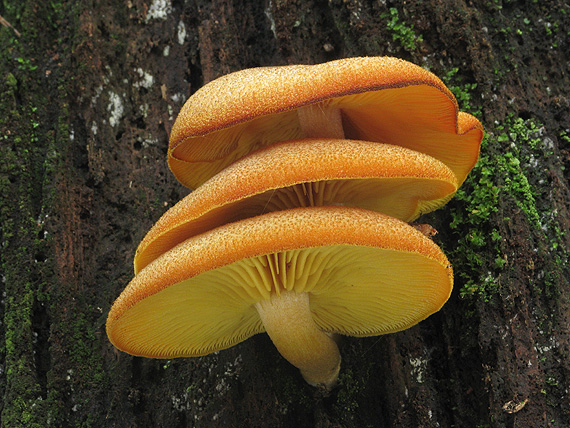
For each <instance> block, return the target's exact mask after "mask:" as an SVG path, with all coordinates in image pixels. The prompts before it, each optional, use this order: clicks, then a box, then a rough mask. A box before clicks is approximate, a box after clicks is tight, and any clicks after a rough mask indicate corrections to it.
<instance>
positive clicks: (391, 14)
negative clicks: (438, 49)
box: [380, 7, 423, 52]
mask: <svg viewBox="0 0 570 428" xmlns="http://www.w3.org/2000/svg"><path fill="white" fill-rule="evenodd" d="M380 18H382V19H386V20H387V22H386V27H387V28H388V30H390V32H391V33H392V39H393V40H394V41H398V42H399V43H400V45H401V46H402V48H404V49H405V50H407V51H408V52H413V51H415V50H416V49H417V44H418V43H421V42H423V37H422V36H421V34H420V35H417V34H416V32H415V31H414V26H413V25H408V24H406V23H405V22H404V21H402V20H401V19H400V14H399V12H398V9H396V8H395V7H391V8H390V9H389V10H388V12H386V13H383V14H382V15H380Z"/></svg>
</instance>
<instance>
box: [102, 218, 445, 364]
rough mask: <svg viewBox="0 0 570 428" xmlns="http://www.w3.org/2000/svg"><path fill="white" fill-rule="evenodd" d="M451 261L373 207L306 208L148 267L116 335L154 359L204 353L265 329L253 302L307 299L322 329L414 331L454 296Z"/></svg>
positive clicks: (113, 329)
mask: <svg viewBox="0 0 570 428" xmlns="http://www.w3.org/2000/svg"><path fill="white" fill-rule="evenodd" d="M452 283H453V273H452V270H451V266H450V265H449V262H448V260H447V258H446V257H445V255H444V254H443V252H442V251H441V249H440V248H439V247H438V246H437V245H436V244H435V243H434V242H433V241H431V240H430V239H429V238H427V237H425V236H424V235H423V234H422V233H421V232H418V231H417V230H415V229H414V228H413V227H411V226H409V225H408V224H406V223H404V222H402V221H399V220H396V219H394V218H392V217H389V216H386V215H383V214H380V213H376V212H373V211H369V210H362V209H357V208H348V207H308V208H297V209H292V210H285V211H277V212H273V213H269V214H264V215H261V216H257V217H253V218H249V219H245V220H241V221H239V222H235V223H230V224H226V225H223V226H220V227H219V228H216V229H213V230H210V231H208V232H205V233H203V234H201V235H198V236H195V237H192V238H190V239H188V240H187V241H185V242H183V243H182V244H180V245H178V246H177V247H175V248H173V249H172V250H170V251H168V252H166V253H164V254H163V255H162V256H160V257H159V258H158V259H156V260H155V261H153V262H152V263H151V264H149V265H148V266H147V267H146V268H145V269H143V270H142V271H141V272H140V273H139V274H138V275H136V276H135V277H134V279H133V280H132V281H131V282H130V283H129V285H128V286H127V287H126V288H125V290H124V291H123V292H122V293H121V295H120V296H119V297H118V299H117V300H116V301H115V303H114V304H113V306H112V308H111V310H110V312H109V316H108V319H107V334H108V336H109V338H110V340H111V342H112V343H113V344H114V345H115V346H116V347H117V348H119V349H121V350H123V351H125V352H128V353H130V354H133V355H140V356H146V357H152V358H173V357H180V356H199V355H205V354H207V353H210V352H214V351H216V350H220V349H224V348H228V347H230V346H233V345H234V344H236V343H238V342H240V341H242V340H245V339H246V338H248V337H250V336H252V335H253V334H256V333H260V332H262V331H264V328H263V324H262V322H261V320H260V318H259V314H258V313H257V310H256V309H255V304H256V303H257V302H260V301H262V300H264V299H265V300H267V299H270V298H271V296H272V295H273V294H275V293H276V294H278V295H279V293H282V292H283V291H289V292H295V293H308V294H309V296H310V307H311V312H312V315H313V318H314V321H315V323H316V324H317V326H318V327H319V328H320V329H321V330H322V331H325V332H331V333H332V332H337V333H341V334H349V335H353V336H370V335H377V334H385V333H390V332H394V331H399V330H403V329H406V328H408V327H410V326H412V325H414V324H416V323H418V322H420V321H421V320H423V319H425V318H426V317H428V316H429V315H431V314H432V313H434V312H436V311H438V310H439V309H440V308H441V307H442V306H443V304H444V303H445V301H446V300H447V299H448V298H449V295H450V293H451V289H452Z"/></svg>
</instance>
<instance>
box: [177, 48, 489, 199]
mask: <svg viewBox="0 0 570 428" xmlns="http://www.w3.org/2000/svg"><path fill="white" fill-rule="evenodd" d="M311 104H317V105H319V106H320V107H322V108H323V109H327V108H336V109H340V112H341V117H342V123H343V127H344V132H345V136H346V138H349V139H356V140H366V141H376V142H383V143H388V144H395V145H400V146H404V147H409V148H411V149H413V150H417V151H419V152H423V153H426V154H429V155H431V156H433V157H435V158H436V159H439V160H441V161H442V162H444V163H445V164H446V165H448V166H449V167H450V168H451V169H452V170H453V172H454V173H455V175H456V176H457V179H458V182H459V184H460V185H461V183H463V181H464V180H465V177H466V176H467V174H468V173H469V171H470V170H471V169H472V168H473V166H474V165H475V163H476V161H477V158H478V155H479V146H480V144H481V140H482V138H483V127H482V125H481V123H480V122H479V121H478V120H477V119H476V118H475V117H473V116H471V115H469V114H467V113H463V112H459V109H458V105H457V101H456V100H455V97H454V96H453V94H452V93H451V92H450V91H449V89H448V88H447V87H446V86H445V85H444V84H443V82H442V81H441V80H440V79H438V78H437V77H436V76H435V75H434V74H433V73H431V72H429V71H427V70H425V69H423V68H421V67H419V66H417V65H414V64H412V63H410V62H407V61H404V60H400V59H397V58H390V57H364V58H347V59H341V60H337V61H331V62H327V63H323V64H317V65H289V66H282V67H262V68H253V69H247V70H242V71H238V72H235V73H232V74H228V75H226V76H222V77H220V78H218V79H216V80H213V81H211V82H209V83H208V84H206V85H205V86H203V87H202V88H200V89H199V90H198V91H196V93H195V94H194V95H193V96H191V97H190V98H189V99H188V100H187V101H186V103H185V105H184V106H183V107H182V109H181V111H180V113H179V115H178V117H177V119H176V122H175V123H174V126H173V128H172V132H171V135H170V144H169V151H168V162H169V165H170V168H171V170H172V172H173V173H174V175H175V176H176V177H177V179H178V180H179V181H180V182H181V183H182V184H184V185H185V186H188V187H190V188H196V187H198V186H199V185H200V184H202V183H204V182H205V181H206V180H207V179H208V178H210V177H211V176H213V175H214V174H216V173H217V172H218V171H220V170H221V169H223V168H225V167H226V166H227V165H229V164H231V163H232V162H234V161H235V160H236V159H239V158H240V157H242V156H244V155H246V154H247V153H249V152H251V151H253V150H256V149H258V148H260V147H263V146H266V145H269V144H272V143H274V142H276V141H285V140H293V139H299V138H305V137H307V135H303V132H302V129H301V126H300V123H299V118H298V115H297V113H296V111H295V110H296V109H298V108H300V107H302V106H306V105H311ZM312 136H314V137H319V135H312ZM323 136H324V135H323Z"/></svg>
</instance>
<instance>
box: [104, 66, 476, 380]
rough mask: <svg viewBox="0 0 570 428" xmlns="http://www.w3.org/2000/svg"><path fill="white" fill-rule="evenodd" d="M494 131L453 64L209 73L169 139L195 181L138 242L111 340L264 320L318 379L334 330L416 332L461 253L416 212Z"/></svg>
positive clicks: (110, 327) (455, 181) (195, 340)
mask: <svg viewBox="0 0 570 428" xmlns="http://www.w3.org/2000/svg"><path fill="white" fill-rule="evenodd" d="M482 138H483V127H482V126H481V124H480V123H479V121H478V120H477V119H475V118H474V117H473V116H471V115H469V114H467V113H463V112H460V111H459V109H458V106H457V102H456V100H455V98H454V96H453V95H452V93H451V92H450V91H449V90H448V89H447V88H446V86H445V85H444V84H443V83H442V82H441V80H439V79H438V78H437V77H436V76H435V75H433V74H432V73H430V72H428V71H426V70H424V69H423V68H421V67H418V66H416V65H414V64H411V63H409V62H406V61H403V60H399V59H395V58H387V57H372V58H350V59H342V60H337V61H332V62H328V63H324V64H318V65H311V66H303V65H293V66H282V67H265V68H255V69H249V70H243V71H239V72H236V73H232V74H229V75H227V76H223V77H221V78H218V79H216V80H214V81H212V82H210V83H208V84H207V85H205V86H204V87H203V88H201V89H200V90H198V91H197V92H196V93H195V94H194V95H193V96H192V97H190V98H189V99H188V101H187V102H186V104H185V105H184V107H183V108H182V110H181V111H180V114H179V116H178V118H177V120H176V122H175V124H174V127H173V129H172V133H171V138H170V146H169V151H168V162H169V166H170V168H171V170H172V172H173V173H174V174H175V176H176V177H177V179H178V180H179V181H180V182H181V183H182V184H184V185H185V186H187V187H189V188H191V189H195V190H194V191H193V192H192V193H190V194H189V195H188V196H187V197H186V198H184V199H183V200H181V201H180V202H179V203H178V204H176V205H175V206H174V207H172V208H171V209H170V210H169V211H167V212H166V213H165V214H164V215H163V216H162V217H161V218H160V219H159V220H158V222H157V223H156V224H155V225H154V226H153V227H152V229H151V230H150V231H149V232H148V234H147V235H146V236H145V238H144V239H143V240H142V242H141V243H140V245H139V247H138V249H137V252H136V255H135V260H134V265H135V277H134V278H133V280H132V281H131V282H130V283H129V284H128V285H127V287H126V288H125V290H124V291H123V292H122V293H121V295H120V296H119V297H118V298H117V300H116V301H115V303H114V304H113V306H112V308H111V310H110V312H109V316H108V320H107V334H108V336H109V338H110V340H111V342H112V343H113V344H114V345H115V346H116V347H117V348H119V349H121V350H123V351H125V352H128V353H130V354H133V355H138V356H145V357H151V358H174V357H185V356H191V357H194V356H201V355H205V354H208V353H211V352H214V351H217V350H221V349H224V348H228V347H230V346H233V345H235V344H237V343H238V342H241V341H243V340H245V339H247V338H248V337H250V336H252V335H254V334H257V333H261V332H267V334H268V335H269V337H270V338H271V340H272V341H273V343H274V344H275V346H276V347H277V349H278V350H279V352H280V353H281V354H282V355H283V356H284V357H285V358H286V359H287V360H288V361H289V362H291V363H292V364H293V365H295V366H296V367H298V368H299V369H300V371H301V374H302V375H303V377H304V378H305V379H306V380H307V382H309V383H310V384H312V385H323V386H324V387H326V388H331V387H332V386H333V385H334V384H335V382H336V380H337V377H338V373H339V369H340V354H339V350H338V347H337V344H336V341H335V335H337V334H342V335H351V336H372V335H379V334H385V333H391V332H396V331H400V330H404V329H406V328H409V327H411V326H413V325H415V324H417V323H418V322H420V321H422V320H423V319H425V318H427V317H428V316H429V315H431V314H433V313H434V312H437V311H438V310H439V309H440V308H441V307H442V306H443V304H444V303H445V302H446V301H447V299H448V298H449V295H450V293H451V290H452V287H453V272H452V268H451V266H450V264H449V261H448V260H447V258H446V256H445V255H444V253H443V252H442V251H441V249H440V248H439V247H438V246H437V245H436V244H435V243H434V242H433V241H432V240H431V239H430V238H429V237H428V236H426V235H425V234H423V233H422V232H421V231H419V230H418V229H417V228H415V227H413V226H411V225H410V224H409V222H411V221H413V220H415V219H417V218H418V217H419V216H420V215H421V214H423V213H426V212H430V211H433V210H435V209H437V208H439V207H441V206H442V205H444V204H445V203H446V202H447V201H449V199H450V198H451V197H452V196H453V195H454V193H455V192H456V191H457V189H458V187H459V186H460V185H461V184H462V183H463V181H464V180H465V178H466V176H467V174H468V173H469V171H470V170H471V169H472V168H473V166H474V165H475V163H476V161H477V158H478V155H479V147H480V144H481V140H482Z"/></svg>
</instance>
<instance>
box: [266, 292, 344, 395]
mask: <svg viewBox="0 0 570 428" xmlns="http://www.w3.org/2000/svg"><path fill="white" fill-rule="evenodd" d="M256 308H257V311H258V312H259V316H260V317H261V321H262V322H263V325H264V326H265V330H266V331H267V334H268V335H269V337H270V338H271V340H272V341H273V343H274V344H275V346H276V348H277V350H278V351H279V352H280V353H281V355H283V357H284V358H285V359H286V360H287V361H289V362H290V363H291V364H293V365H294V366H295V367H297V368H299V370H301V374H302V375H303V377H304V378H305V380H306V381H307V382H308V383H309V384H311V385H314V386H316V385H324V386H325V387H327V388H329V389H330V388H332V387H333V386H334V385H335V384H336V381H337V378H338V373H339V370H340V353H339V351H338V347H337V345H336V343H335V341H334V340H333V339H332V337H331V335H329V334H327V333H325V332H323V331H322V330H320V329H319V328H318V327H317V325H316V324H315V322H314V320H313V316H312V314H311V309H310V307H309V295H308V294H307V293H300V294H297V293H294V292H290V291H282V292H281V293H280V295H275V294H274V295H272V297H271V299H270V300H263V301H261V302H259V303H257V304H256Z"/></svg>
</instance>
